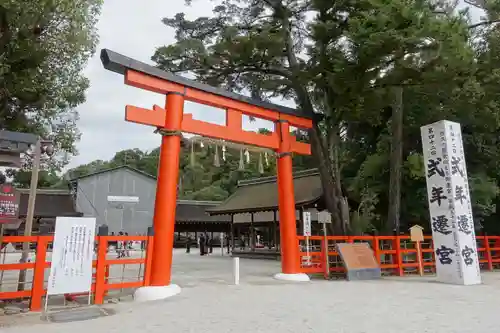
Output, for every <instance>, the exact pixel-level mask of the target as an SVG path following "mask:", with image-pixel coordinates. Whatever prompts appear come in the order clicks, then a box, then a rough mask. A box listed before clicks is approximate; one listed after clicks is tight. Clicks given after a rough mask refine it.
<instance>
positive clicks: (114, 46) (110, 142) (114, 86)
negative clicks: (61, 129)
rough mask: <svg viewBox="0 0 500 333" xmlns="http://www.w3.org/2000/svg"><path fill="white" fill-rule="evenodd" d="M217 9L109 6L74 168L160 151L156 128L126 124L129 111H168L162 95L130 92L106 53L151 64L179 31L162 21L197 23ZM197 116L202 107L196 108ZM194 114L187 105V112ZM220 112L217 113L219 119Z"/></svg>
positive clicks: (172, 2)
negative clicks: (126, 153)
mask: <svg viewBox="0 0 500 333" xmlns="http://www.w3.org/2000/svg"><path fill="white" fill-rule="evenodd" d="M212 6H213V3H211V2H210V1H207V0H197V1H196V2H195V5H193V6H192V7H185V6H184V0H147V1H138V0H106V1H104V5H103V8H102V14H101V19H100V21H99V24H98V28H99V35H100V42H99V46H98V51H97V52H96V54H95V55H94V57H93V58H92V59H91V60H90V62H89V64H88V67H87V69H86V71H85V75H86V76H87V77H88V78H89V79H90V83H91V85H90V88H89V89H88V91H87V101H86V103H85V104H83V105H81V106H80V107H79V108H78V111H79V114H80V120H79V121H78V127H79V129H80V131H81V132H82V138H81V141H80V142H79V143H78V145H77V147H78V150H79V155H78V156H75V157H73V158H72V160H71V163H70V167H74V166H77V165H79V164H83V163H88V162H90V161H92V160H95V159H103V160H107V159H110V158H112V157H113V155H114V153H115V152H117V151H120V150H123V149H128V148H140V149H144V150H151V149H153V148H155V147H157V146H158V145H159V142H160V136H159V135H155V134H153V128H150V127H148V126H142V125H138V124H132V123H127V122H125V121H124V117H125V105H126V104H131V105H136V106H141V107H147V108H152V105H153V104H159V105H164V103H165V102H164V97H163V96H162V95H159V94H155V93H151V92H148V91H145V90H141V89H137V88H133V87H130V86H126V85H125V84H124V83H123V76H121V75H118V74H115V73H112V72H109V71H107V70H105V69H104V68H103V67H102V65H101V62H100V59H99V51H100V49H101V48H108V49H111V50H113V51H116V52H119V53H122V54H124V55H127V56H129V57H132V58H135V59H137V60H140V61H143V62H148V63H152V62H151V60H150V59H151V56H152V55H153V53H154V51H155V49H156V47H158V46H161V45H167V44H170V43H173V42H174V41H175V40H174V31H173V30H172V29H169V28H168V27H166V26H165V25H164V24H163V23H162V22H161V19H162V18H163V17H166V16H173V15H175V14H176V13H177V12H181V11H184V12H186V13H188V14H189V15H190V16H192V17H198V16H203V15H208V14H210V13H211V9H212ZM196 108H197V109H198V113H199V111H200V107H196ZM192 109H193V105H187V106H186V111H190V110H192ZM219 113H220V112H217V114H219Z"/></svg>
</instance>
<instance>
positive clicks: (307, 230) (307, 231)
mask: <svg viewBox="0 0 500 333" xmlns="http://www.w3.org/2000/svg"><path fill="white" fill-rule="evenodd" d="M302 220H303V222H304V236H306V237H311V212H304V213H303V219H302Z"/></svg>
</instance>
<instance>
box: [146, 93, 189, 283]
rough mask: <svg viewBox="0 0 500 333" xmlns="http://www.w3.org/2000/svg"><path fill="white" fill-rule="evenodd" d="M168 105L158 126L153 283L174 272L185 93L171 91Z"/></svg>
mask: <svg viewBox="0 0 500 333" xmlns="http://www.w3.org/2000/svg"><path fill="white" fill-rule="evenodd" d="M165 109H166V110H168V111H167V112H165V125H164V126H163V128H162V129H161V130H159V133H160V134H161V135H162V138H161V146H160V159H159V165H158V177H157V185H156V200H155V210H154V212H155V213H154V219H153V229H154V251H153V260H152V263H151V265H152V267H151V285H152V286H167V285H169V284H170V279H171V276H172V272H171V269H172V251H173V248H174V228H175V210H176V207H177V180H178V178H179V155H180V150H181V124H182V114H183V111H184V97H183V96H182V95H181V94H178V93H170V94H168V95H167V97H166V103H165Z"/></svg>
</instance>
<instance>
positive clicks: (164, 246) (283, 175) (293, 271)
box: [101, 49, 313, 299]
mask: <svg viewBox="0 0 500 333" xmlns="http://www.w3.org/2000/svg"><path fill="white" fill-rule="evenodd" d="M101 61H102V63H103V65H104V67H105V68H106V69H108V70H110V71H113V72H116V73H119V74H122V75H124V78H125V84H128V85H131V86H134V87H137V88H141V89H145V90H149V91H153V92H156V93H159V94H164V95H165V96H166V102H165V108H162V107H160V106H158V105H154V106H153V110H148V109H143V108H139V107H135V106H130V105H127V106H126V109H125V120H126V121H130V122H135V123H139V124H144V125H149V126H154V127H156V128H157V130H158V133H160V134H161V135H162V141H161V151H160V160H159V167H158V178H157V179H158V180H157V187H156V202H155V210H154V219H153V228H154V253H153V258H152V266H151V280H150V281H151V286H155V287H160V286H169V285H170V280H171V267H172V249H173V242H174V224H175V209H176V199H177V198H176V197H177V180H178V175H179V153H180V140H181V132H187V133H193V134H198V135H202V136H207V137H211V138H217V139H222V140H226V141H232V142H237V143H243V144H248V145H254V146H259V147H265V148H270V149H273V150H275V151H276V152H277V156H278V158H277V159H278V163H277V164H278V189H279V194H278V196H279V212H280V236H281V252H282V253H281V268H282V273H280V274H277V275H276V276H275V277H276V278H281V279H285V280H309V279H308V277H307V276H304V275H303V274H301V273H300V269H299V268H300V262H299V246H298V241H297V232H296V220H295V219H296V215H295V198H294V189H293V176H292V156H291V153H292V152H293V153H297V154H305V155H309V154H311V147H310V145H309V144H307V143H302V142H298V141H296V140H295V137H294V136H293V135H291V134H290V130H289V128H290V126H295V127H297V128H302V129H310V128H311V127H312V117H313V114H312V112H311V113H307V114H306V113H302V112H301V111H299V110H296V109H292V108H287V107H284V106H280V105H276V104H271V103H266V102H261V101H255V100H252V99H250V98H248V97H245V96H242V95H238V94H234V93H231V92H228V91H225V90H221V89H217V88H214V87H212V86H209V85H206V84H201V83H198V82H195V81H192V80H189V79H186V78H183V77H180V76H177V75H174V74H172V73H169V72H165V71H162V70H160V69H158V68H155V67H152V66H150V65H147V64H145V63H142V62H139V61H137V60H134V59H131V58H128V57H125V56H123V55H121V54H118V53H116V52H113V51H110V50H107V49H103V50H101ZM184 101H193V102H197V103H200V104H205V105H210V106H214V107H217V108H221V109H225V110H226V124H225V125H216V124H211V123H207V122H204V121H200V120H195V119H193V117H192V115H191V114H183V109H184ZM243 115H248V116H254V117H257V118H262V119H266V120H270V121H272V122H274V127H275V130H274V132H273V133H272V134H258V133H255V132H248V131H244V130H243V129H242V116H243ZM146 288H147V287H146ZM176 288H177V289H178V291H174V292H173V293H178V292H179V291H180V289H179V288H178V287H176ZM156 289H157V290H155V291H154V292H153V293H154V294H155V295H151V293H149V294H148V295H147V296H145V298H149V299H151V298H164V297H168V295H167V294H168V292H166V293H165V295H161V294H162V293H159V294H158V288H156ZM143 298H144V297H143Z"/></svg>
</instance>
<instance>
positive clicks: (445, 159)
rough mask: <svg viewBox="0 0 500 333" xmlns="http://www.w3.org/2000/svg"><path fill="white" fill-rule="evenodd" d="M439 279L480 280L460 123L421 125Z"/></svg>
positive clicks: (446, 122) (455, 280)
mask: <svg viewBox="0 0 500 333" xmlns="http://www.w3.org/2000/svg"><path fill="white" fill-rule="evenodd" d="M420 130H421V134H422V145H423V153H424V154H423V155H424V164H425V175H426V180H427V196H428V201H429V212H430V221H431V228H432V239H433V242H434V253H435V258H436V271H437V276H438V280H439V281H441V282H445V283H453V284H460V285H473V284H480V283H481V274H480V271H479V260H478V254H477V244H476V235H475V232H474V221H473V218H472V206H471V199H470V193H469V183H468V179H467V168H466V165H465V156H464V149H463V144H462V131H461V129H460V124H458V123H454V122H451V121H446V120H442V121H439V122H436V123H433V124H430V125H427V126H423V127H421V128H420Z"/></svg>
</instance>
